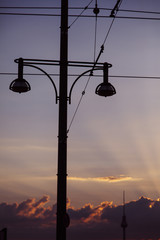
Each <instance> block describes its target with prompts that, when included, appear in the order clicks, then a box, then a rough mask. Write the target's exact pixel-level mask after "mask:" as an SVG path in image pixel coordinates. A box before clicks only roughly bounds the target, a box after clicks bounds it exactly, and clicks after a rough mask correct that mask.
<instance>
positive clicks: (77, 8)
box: [0, 7, 160, 14]
mask: <svg viewBox="0 0 160 240" xmlns="http://www.w3.org/2000/svg"><path fill="white" fill-rule="evenodd" d="M0 9H37V10H38V9H43V10H52V9H55V10H56V9H59V10H60V9H61V7H0ZM68 9H69V10H83V9H84V8H82V7H69V8H68ZM87 9H88V10H93V9H94V8H89V7H88V8H87ZM99 9H100V10H104V11H111V10H112V8H103V7H100V8H99ZM119 12H130V13H131V12H133V13H144V14H160V12H155V11H142V10H130V9H119Z"/></svg>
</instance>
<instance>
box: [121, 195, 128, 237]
mask: <svg viewBox="0 0 160 240" xmlns="http://www.w3.org/2000/svg"><path fill="white" fill-rule="evenodd" d="M127 226H128V224H127V221H126V215H125V191H123V216H122V222H121V227H122V228H123V240H126V228H127Z"/></svg>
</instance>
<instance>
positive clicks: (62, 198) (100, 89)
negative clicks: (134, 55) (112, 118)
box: [9, 58, 116, 240]
mask: <svg viewBox="0 0 160 240" xmlns="http://www.w3.org/2000/svg"><path fill="white" fill-rule="evenodd" d="M15 62H16V63H18V78H17V79H15V80H14V81H12V82H11V84H10V86H9V89H10V90H11V91H13V92H18V93H24V92H28V91H30V90H31V87H30V84H29V83H28V82H27V81H26V80H25V79H24V78H23V67H24V66H25V67H32V68H36V69H38V70H39V71H41V72H42V73H44V74H45V75H46V76H47V77H48V79H49V80H50V81H51V83H52V85H53V87H54V90H55V97H56V103H58V101H59V105H60V100H61V99H62V97H64V96H63V95H62V93H61V91H59V96H58V91H57V88H56V85H55V83H54V81H53V79H52V78H51V76H50V75H49V74H48V73H47V72H46V71H44V70H43V69H42V68H40V67H39V66H37V65H60V62H59V61H57V60H42V59H23V58H19V59H16V60H15ZM93 65H94V63H91V62H74V61H72V62H71V61H69V62H68V64H67V66H71V67H83V68H84V67H91V66H93ZM97 65H98V67H94V68H93V67H92V68H90V69H89V70H87V71H85V72H83V73H82V74H81V75H79V76H78V77H77V78H76V80H75V81H74V82H73V84H72V86H71V88H70V91H69V93H68V95H67V96H66V98H65V104H61V109H60V108H59V136H58V174H57V240H65V239H66V227H68V226H69V223H70V219H69V216H68V214H67V212H66V188H67V146H66V141H67V126H65V127H64V125H63V123H64V122H67V114H66V115H65V119H64V112H67V102H69V103H71V95H72V90H73V88H74V86H75V84H76V82H77V81H78V80H79V79H80V78H81V77H82V76H84V75H85V74H87V73H90V75H92V74H93V71H97V70H101V71H102V70H103V83H101V84H99V85H98V86H97V88H96V91H95V93H96V94H98V95H100V96H105V97H107V96H112V95H114V94H115V93H116V90H115V88H114V87H113V86H112V85H111V84H110V83H109V82H108V69H109V68H110V67H112V65H111V64H110V63H98V64H97ZM62 87H63V86H62ZM64 90H65V91H67V89H64ZM62 125H63V126H62ZM60 126H61V128H62V129H60Z"/></svg>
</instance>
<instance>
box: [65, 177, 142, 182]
mask: <svg viewBox="0 0 160 240" xmlns="http://www.w3.org/2000/svg"><path fill="white" fill-rule="evenodd" d="M68 180H71V181H93V182H122V181H140V180H141V178H133V177H129V176H125V175H120V176H108V177H95V178H82V177H68Z"/></svg>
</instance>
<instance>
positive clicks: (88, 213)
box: [0, 196, 160, 240]
mask: <svg viewBox="0 0 160 240" xmlns="http://www.w3.org/2000/svg"><path fill="white" fill-rule="evenodd" d="M48 202H49V197H48V196H44V197H42V198H41V199H40V200H38V201H36V199H34V198H33V199H27V200H26V201H23V202H21V203H19V204H18V203H13V204H7V203H1V204H0V225H1V226H3V227H7V228H8V239H9V240H32V239H34V240H41V239H45V240H51V239H52V240H54V239H55V226H56V204H55V205H53V206H52V207H51V206H48ZM69 204H70V203H69V201H68V213H69V215H70V218H71V224H70V227H69V228H68V229H67V235H68V239H70V240H74V239H76V240H81V239H83V240H106V239H108V240H112V239H113V240H119V239H122V229H121V227H120V225H121V220H122V212H123V211H122V210H123V209H122V206H121V205H120V206H116V205H113V204H112V203H110V202H103V203H101V204H100V205H98V206H96V207H93V206H92V205H91V204H86V205H85V206H84V207H82V208H79V209H75V208H73V207H71V206H70V205H69ZM125 209H126V216H127V222H128V228H127V229H126V235H127V239H130V240H142V239H143V240H144V239H150V240H151V239H160V226H159V224H160V201H159V200H152V199H149V198H145V197H141V198H140V199H138V200H137V201H131V202H128V203H126V206H125Z"/></svg>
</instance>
